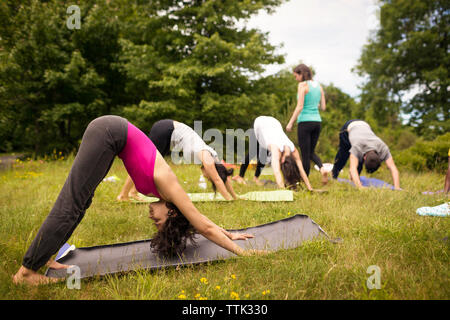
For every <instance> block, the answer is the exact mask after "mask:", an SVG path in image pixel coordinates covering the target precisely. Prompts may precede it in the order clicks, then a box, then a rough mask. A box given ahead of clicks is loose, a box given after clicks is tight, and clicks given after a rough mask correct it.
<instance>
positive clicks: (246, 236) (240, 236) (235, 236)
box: [229, 232, 255, 240]
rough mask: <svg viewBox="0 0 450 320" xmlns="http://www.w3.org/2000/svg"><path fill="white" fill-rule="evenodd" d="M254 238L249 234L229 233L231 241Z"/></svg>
mask: <svg viewBox="0 0 450 320" xmlns="http://www.w3.org/2000/svg"><path fill="white" fill-rule="evenodd" d="M254 237H255V236H254V235H252V234H249V233H231V232H230V233H229V238H230V239H231V240H247V239H250V238H254Z"/></svg>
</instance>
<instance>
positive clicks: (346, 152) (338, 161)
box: [332, 119, 363, 179]
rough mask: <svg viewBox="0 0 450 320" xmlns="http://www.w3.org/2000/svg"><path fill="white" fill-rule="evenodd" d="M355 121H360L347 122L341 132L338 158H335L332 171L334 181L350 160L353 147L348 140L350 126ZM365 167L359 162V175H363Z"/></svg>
mask: <svg viewBox="0 0 450 320" xmlns="http://www.w3.org/2000/svg"><path fill="white" fill-rule="evenodd" d="M353 121H358V120H357V119H353V120H349V121H347V122H346V123H345V124H344V126H343V127H342V128H341V130H340V131H339V149H338V152H337V153H336V157H335V158H334V165H333V170H332V176H333V178H334V179H337V177H338V175H339V173H340V172H341V170H342V168H344V167H345V164H346V163H347V160H348V158H349V157H350V149H351V147H352V145H351V144H350V140H349V139H348V130H347V128H348V125H349V124H350V123H352V122H353ZM362 167H363V162H362V161H359V163H358V174H361V171H362Z"/></svg>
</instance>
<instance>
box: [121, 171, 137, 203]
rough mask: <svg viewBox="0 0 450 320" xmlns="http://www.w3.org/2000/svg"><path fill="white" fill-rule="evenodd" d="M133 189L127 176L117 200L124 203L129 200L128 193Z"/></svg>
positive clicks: (131, 181) (131, 182)
mask: <svg viewBox="0 0 450 320" xmlns="http://www.w3.org/2000/svg"><path fill="white" fill-rule="evenodd" d="M133 187H134V182H133V180H131V177H130V176H129V175H128V176H127V179H126V180H125V183H124V184H123V187H122V190H121V191H120V194H119V195H118V196H117V200H119V201H124V200H129V196H128V193H129V192H130V191H131V189H132V188H133Z"/></svg>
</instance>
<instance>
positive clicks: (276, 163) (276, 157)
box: [269, 145, 284, 188]
mask: <svg viewBox="0 0 450 320" xmlns="http://www.w3.org/2000/svg"><path fill="white" fill-rule="evenodd" d="M269 150H270V153H271V154H272V161H271V165H272V170H273V175H274V176H275V181H276V183H277V185H278V187H280V188H284V181H283V177H282V175H281V168H280V157H281V152H280V150H279V149H278V148H277V147H276V146H274V145H270V146H269Z"/></svg>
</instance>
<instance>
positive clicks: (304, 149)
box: [297, 121, 323, 176]
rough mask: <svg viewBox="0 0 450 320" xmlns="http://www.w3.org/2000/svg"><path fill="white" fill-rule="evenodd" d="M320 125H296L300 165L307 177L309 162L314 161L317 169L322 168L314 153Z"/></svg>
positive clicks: (316, 123)
mask: <svg viewBox="0 0 450 320" xmlns="http://www.w3.org/2000/svg"><path fill="white" fill-rule="evenodd" d="M321 129H322V123H321V122H318V121H306V122H299V123H298V125H297V138H298V146H299V147H300V152H301V155H302V165H303V169H304V170H305V172H306V175H308V176H309V171H310V168H311V161H314V163H315V164H317V166H318V167H319V168H322V166H323V165H322V160H320V158H319V156H318V155H317V154H316V153H315V152H314V150H315V149H316V145H317V141H318V140H319V136H320V130H321Z"/></svg>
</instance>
